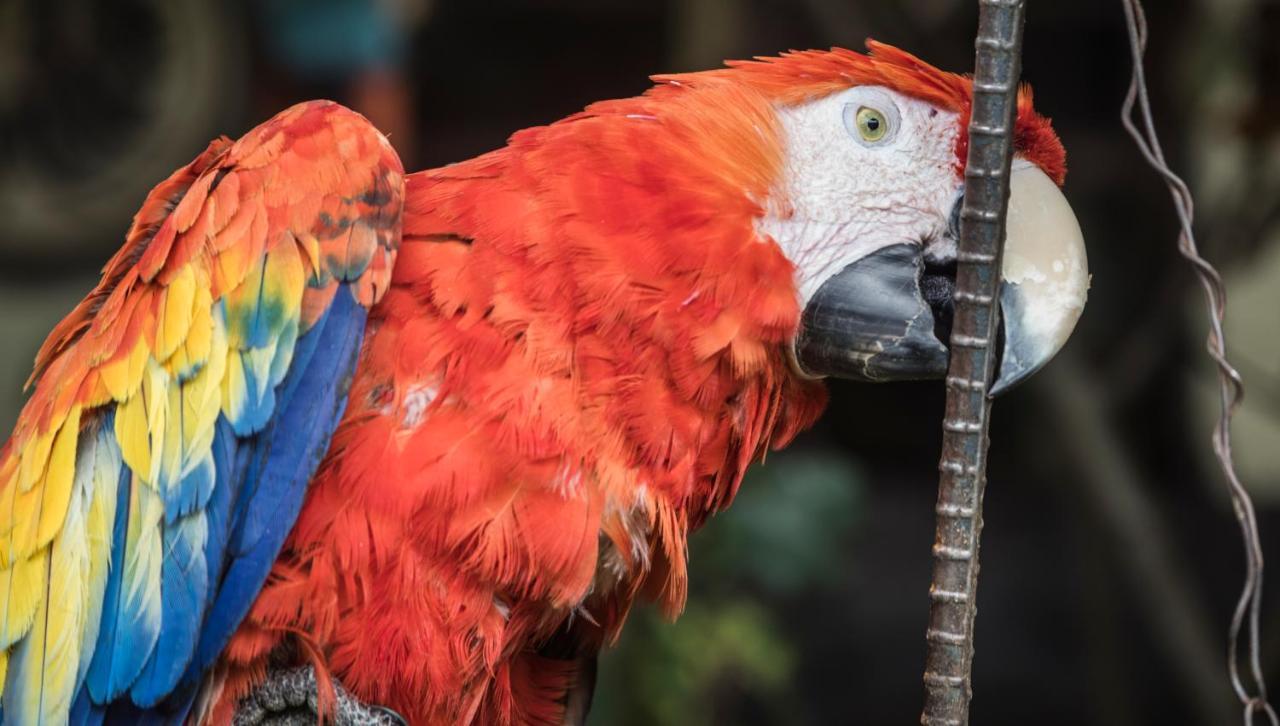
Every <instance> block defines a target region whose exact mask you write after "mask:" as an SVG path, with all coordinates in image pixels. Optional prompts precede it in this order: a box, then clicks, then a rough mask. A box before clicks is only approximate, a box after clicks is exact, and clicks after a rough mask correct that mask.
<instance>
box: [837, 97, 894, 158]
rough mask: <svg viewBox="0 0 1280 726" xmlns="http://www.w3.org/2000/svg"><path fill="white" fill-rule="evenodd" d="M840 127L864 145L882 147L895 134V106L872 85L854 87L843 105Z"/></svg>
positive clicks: (891, 140) (888, 143) (891, 100)
mask: <svg viewBox="0 0 1280 726" xmlns="http://www.w3.org/2000/svg"><path fill="white" fill-rule="evenodd" d="M843 116H844V130H845V131H846V132H847V133H848V134H849V135H850V136H852V137H853V140H854V141H856V142H858V143H859V144H861V145H863V146H865V147H867V148H869V149H870V148H882V147H885V146H888V145H890V144H892V143H893V140H894V138H895V137H897V135H898V127H899V126H900V125H901V124H900V123H899V116H898V106H897V104H895V103H894V102H893V99H892V98H890V97H889V95H888V94H887V93H884V92H883V91H880V90H879V89H875V88H855V89H853V90H852V92H851V93H850V96H849V100H848V102H847V103H845V104H844V110H843Z"/></svg>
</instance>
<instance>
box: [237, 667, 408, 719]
mask: <svg viewBox="0 0 1280 726" xmlns="http://www.w3.org/2000/svg"><path fill="white" fill-rule="evenodd" d="M333 691H334V695H335V697H336V703H335V706H334V710H333V714H332V718H330V719H326V721H328V722H329V723H332V724H334V726H407V722H406V721H405V720H404V717H403V716H401V715H400V714H398V713H396V712H395V711H392V710H391V709H389V708H386V707H384V706H371V705H367V704H364V703H361V702H360V701H358V700H356V698H355V696H352V695H351V694H350V693H349V692H347V689H345V688H343V687H342V684H341V683H339V682H338V681H336V680H335V681H333ZM317 703H318V697H317V695H316V672H315V669H314V668H312V667H311V666H303V667H299V668H292V669H289V670H281V671H272V672H271V673H270V674H269V675H268V676H267V680H265V681H263V682H262V684H261V685H259V686H258V687H257V688H256V689H254V690H253V692H252V693H250V694H249V695H248V696H246V697H245V698H244V699H243V700H241V701H240V704H239V705H238V706H237V707H236V714H235V717H234V718H233V719H232V724H234V726H303V725H304V724H314V723H316V722H317V721H318V720H319V716H318V711H317Z"/></svg>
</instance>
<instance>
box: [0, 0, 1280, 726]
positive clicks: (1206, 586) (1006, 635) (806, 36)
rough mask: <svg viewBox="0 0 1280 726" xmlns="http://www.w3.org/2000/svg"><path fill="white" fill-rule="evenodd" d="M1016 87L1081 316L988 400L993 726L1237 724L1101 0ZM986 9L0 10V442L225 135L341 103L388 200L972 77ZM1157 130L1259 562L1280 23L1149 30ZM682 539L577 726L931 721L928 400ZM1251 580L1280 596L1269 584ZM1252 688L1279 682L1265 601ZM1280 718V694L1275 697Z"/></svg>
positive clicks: (1168, 254) (1267, 467)
mask: <svg viewBox="0 0 1280 726" xmlns="http://www.w3.org/2000/svg"><path fill="white" fill-rule="evenodd" d="M1029 6H1030V7H1029V11H1028V13H1029V14H1028V26H1027V30H1026V51H1025V59H1024V74H1023V75H1024V79H1026V80H1028V81H1030V82H1032V83H1033V84H1034V85H1035V87H1036V91H1037V93H1036V101H1037V107H1038V108H1039V109H1040V110H1041V111H1042V112H1043V113H1045V114H1047V115H1049V116H1051V117H1052V118H1053V119H1054V121H1055V126H1056V128H1057V130H1058V132H1059V133H1060V135H1061V136H1062V139H1063V141H1064V142H1065V144H1066V146H1067V149H1068V153H1069V162H1070V167H1071V172H1070V175H1069V177H1068V180H1067V187H1066V192H1067V196H1068V197H1069V198H1070V199H1071V201H1072V204H1073V206H1074V208H1075V210H1076V212H1077V214H1078V215H1079V217H1080V221H1081V224H1082V226H1083V227H1084V230H1085V236H1086V239H1087V240H1088V242H1089V245H1090V246H1089V254H1090V258H1091V260H1090V262H1091V266H1092V270H1093V290H1092V294H1091V296H1090V301H1089V307H1088V308H1087V310H1086V314H1085V316H1084V318H1083V320H1082V322H1081V324H1080V329H1079V330H1078V332H1077V334H1076V335H1075V337H1074V338H1073V339H1072V341H1071V343H1070V345H1068V347H1067V349H1066V350H1065V351H1064V353H1063V354H1062V355H1061V356H1059V358H1058V359H1057V360H1056V361H1055V362H1054V363H1053V364H1052V365H1050V366H1049V367H1048V368H1047V369H1046V370H1045V371H1044V372H1043V373H1042V374H1041V375H1039V376H1038V377H1036V378H1035V379H1033V381H1032V382H1031V383H1030V384H1029V385H1027V386H1025V387H1024V388H1022V389H1020V390H1018V391H1017V392H1015V393H1012V394H1010V395H1009V396H1008V397H1006V398H1003V399H1001V400H1000V401H999V405H997V406H996V408H995V413H994V418H993V421H994V423H993V428H992V448H991V471H990V477H989V479H990V485H989V488H988V492H987V498H986V529H985V538H984V542H983V548H982V550H983V551H982V562H983V569H982V578H981V589H980V593H981V595H980V605H981V607H980V611H979V618H978V629H977V643H978V646H977V658H976V663H975V675H974V683H975V690H976V697H975V699H974V702H973V718H974V721H975V722H976V723H981V724H1022V723H1036V724H1042V725H1044V726H1050V725H1054V724H1082V723H1088V724H1224V723H1229V722H1235V721H1236V720H1237V719H1238V714H1239V711H1238V708H1237V706H1236V704H1235V702H1234V700H1233V698H1232V696H1231V693H1230V691H1229V688H1228V685H1227V680H1226V675H1225V663H1224V660H1225V656H1224V653H1225V648H1226V636H1225V633H1226V625H1227V622H1228V619H1229V616H1230V612H1231V608H1232V606H1233V605H1234V602H1235V598H1236V595H1237V592H1238V586H1239V584H1240V580H1241V577H1242V574H1243V552H1242V549H1241V544H1240V541H1239V538H1238V535H1237V530H1236V525H1235V522H1234V520H1233V518H1232V514H1231V511H1230V506H1229V503H1228V500H1227V498H1226V496H1225V494H1224V492H1225V490H1224V488H1223V483H1222V481H1221V477H1220V476H1219V474H1218V473H1217V471H1216V468H1215V465H1214V463H1213V461H1212V460H1211V458H1210V447H1209V431H1210V428H1211V424H1212V421H1213V418H1214V410H1215V407H1216V405H1217V403H1216V398H1215V396H1216V394H1215V391H1214V385H1215V384H1214V381H1213V378H1212V372H1211V369H1210V368H1209V366H1208V365H1207V357H1206V356H1205V355H1204V352H1203V338H1204V334H1203V331H1204V325H1205V318H1204V313H1203V309H1202V303H1201V294H1200V291H1199V289H1198V287H1197V286H1195V285H1194V281H1193V279H1192V277H1191V275H1190V273H1189V270H1188V267H1187V266H1186V264H1185V263H1183V262H1182V261H1181V260H1180V259H1179V258H1178V257H1177V256H1176V254H1175V251H1174V242H1175V233H1176V231H1175V222H1174V216H1173V212H1172V208H1171V205H1170V200H1169V196H1168V193H1167V192H1166V190H1165V189H1164V187H1163V186H1162V185H1161V184H1160V183H1159V181H1158V180H1157V178H1156V176H1155V175H1154V173H1152V172H1151V171H1150V170H1148V169H1147V168H1146V167H1145V166H1144V165H1143V163H1142V162H1141V159H1140V157H1139V156H1138V154H1137V152H1136V151H1135V150H1134V148H1133V146H1132V143H1131V142H1130V140H1129V139H1128V138H1127V137H1126V136H1125V135H1124V133H1123V131H1122V129H1121V127H1120V124H1119V121H1118V111H1119V108H1120V103H1121V100H1122V98H1123V96H1124V90H1125V88H1126V86H1127V83H1128V74H1129V56H1128V49H1127V46H1126V37H1125V30H1124V26H1123V15H1122V11H1121V6H1120V3H1119V2H1116V1H1115V0H1080V1H1079V2H1072V3H1062V2H1031V3H1029ZM975 8H976V3H975V2H973V0H896V1H895V2H875V1H874V0H666V1H665V2H661V1H657V0H494V1H491V2H472V1H465V0H453V1H450V0H381V1H379V0H253V1H252V2H250V1H248V0H239V1H230V0H113V1H112V2H111V3H104V2H98V1H97V0H0V219H2V220H4V221H3V224H0V339H2V340H3V341H4V342H3V345H0V431H6V432H7V431H8V430H9V428H10V426H11V425H12V422H13V420H14V418H15V417H16V415H17V411H18V408H19V407H20V405H21V402H22V400H23V398H22V394H21V387H22V382H23V380H24V379H25V377H26V375H27V374H28V372H29V369H30V364H31V360H32V357H33V355H34V353H35V350H36V348H37V347H38V345H39V343H40V341H41V339H42V337H43V335H44V334H45V333H46V332H47V331H48V330H49V329H50V328H51V327H52V325H53V324H54V323H55V322H56V321H57V320H58V319H59V318H60V317H61V316H62V315H64V314H65V313H66V312H67V311H69V310H70V309H71V307H72V306H73V305H74V303H75V302H76V301H77V300H78V299H79V298H80V297H81V296H82V295H83V294H84V293H85V292H87V291H88V290H89V288H90V287H91V286H92V284H93V282H94V280H95V277H96V271H97V269H98V268H99V267H100V266H101V265H102V263H103V262H104V261H105V260H106V259H107V258H108V257H109V256H110V255H111V253H112V252H113V251H114V250H115V249H116V247H117V246H118V245H119V243H120V242H121V240H122V237H123V234H124V231H125V229H126V228H127V226H128V222H129V219H130V217H131V215H132V214H133V212H134V211H135V210H136V209H137V207H138V205H139V204H140V202H141V200H142V198H143V196H144V195H145V193H146V191H147V190H148V189H149V188H150V187H151V186H152V185H153V184H155V183H156V182H158V181H159V180H161V179H162V178H164V177H165V176H167V175H168V173H169V172H170V171H171V170H172V169H174V168H176V167H178V166H180V165H182V164H184V163H186V162H187V161H188V160H189V159H191V158H192V157H193V156H194V155H195V154H196V153H197V152H199V151H200V150H201V149H203V148H204V145H205V143H206V142H207V141H208V140H209V139H210V138H211V137H213V136H215V135H217V134H220V133H225V134H229V135H231V136H233V137H235V136H238V135H239V134H241V133H243V132H244V131H245V130H247V129H248V128H250V127H251V126H252V125H253V124H255V123H257V122H259V121H261V120H263V119H265V118H267V117H268V116H270V115H271V114H273V113H274V112H276V111H278V110H280V109H282V108H284V107H285V106H287V105H289V104H291V103H293V102H295V101H299V100H303V99H308V98H315V97H329V98H333V99H336V100H338V101H341V102H343V103H345V104H348V105H350V106H353V107H355V108H356V109H358V110H360V111H362V112H364V113H365V114H366V115H367V116H369V117H370V118H372V119H373V120H374V122H375V123H376V124H378V125H379V126H380V127H381V128H382V129H383V130H385V131H387V132H389V133H390V135H391V140H392V142H393V143H394V144H395V145H396V147H397V148H398V149H399V151H400V154H401V156H402V157H403V159H404V161H405V165H406V167H407V168H411V169H420V168H424V167H428V166H435V165H442V164H445V163H448V162H451V161H456V160H460V159H463V158H466V157H469V156H472V155H475V154H478V153H480V152H483V151H486V150H489V149H492V148H494V147H497V146H500V145H501V144H502V143H503V142H504V140H505V138H506V137H507V135H508V134H510V133H511V132H513V131H515V130H517V129H520V128H523V127H526V126H531V125H535V124H542V123H547V122H550V121H553V120H555V119H557V118H560V117H562V116H565V115H567V114H570V113H572V112H574V111H577V110H579V109H580V108H581V107H582V106H584V105H585V104H587V103H589V102H591V101H594V100H598V99H603V98H610V97H618V96H628V95H634V94H637V93H640V92H641V91H643V90H644V89H645V88H646V87H647V86H648V82H647V80H646V77H647V75H649V74H651V73H657V72H665V71H688V70H696V69H704V68H710V67H713V66H716V65H718V64H719V62H720V61H721V60H722V59H724V58H741V57H747V56H751V55H757V54H772V53H776V52H778V51H781V50H785V49H788V48H810V47H827V46H831V45H843V46H849V47H855V48H856V47H860V46H861V43H862V41H863V39H864V38H866V37H868V36H873V37H875V38H877V39H880V40H884V41H887V42H890V43H893V44H895V45H899V46H901V47H903V48H906V49H908V50H910V51H912V52H915V53H917V54H919V55H921V56H923V57H924V58H926V59H927V60H930V61H932V62H933V63H936V64H938V65H940V66H942V67H944V68H949V69H953V70H959V71H967V70H969V69H971V67H972V63H973V33H974V28H975V22H976V9H975ZM1148 13H1149V15H1150V21H1151V25H1152V33H1153V39H1152V42H1151V51H1150V54H1149V68H1150V76H1151V82H1152V93H1153V102H1154V104H1155V113H1156V117H1157V121H1158V124H1159V126H1160V132H1161V134H1162V138H1163V140H1164V142H1165V148H1166V152H1167V154H1168V155H1169V156H1170V158H1171V161H1172V163H1173V166H1174V167H1175V168H1176V169H1179V170H1181V171H1184V172H1185V173H1186V174H1187V176H1188V180H1189V181H1190V183H1191V186H1192V188H1193V190H1194V192H1195V193H1196V195H1197V201H1198V205H1199V206H1198V207H1197V212H1198V217H1197V222H1198V225H1197V226H1198V234H1199V237H1200V242H1201V246H1202V249H1203V250H1204V251H1205V254H1206V256H1207V257H1209V258H1210V259H1211V260H1213V261H1214V262H1215V263H1217V264H1219V265H1220V266H1221V268H1222V271H1223V274H1224V275H1225V276H1226V279H1227V287H1228V289H1229V290H1230V292H1231V303H1230V305H1229V307H1228V316H1229V320H1228V326H1227V328H1228V334H1229V340H1230V344H1231V353H1232V354H1233V356H1234V361H1235V363H1236V364H1237V366H1238V367H1239V368H1240V370H1241V372H1242V373H1243V374H1244V378H1245V380H1246V382H1247V385H1248V395H1247V397H1246V403H1245V405H1244V408H1243V410H1242V411H1241V413H1240V416H1239V418H1238V419H1237V425H1236V429H1235V433H1236V454H1237V456H1238V459H1239V466H1240V472H1241V474H1242V476H1243V478H1244V480H1245V482H1246V484H1248V485H1249V486H1250V488H1251V489H1252V491H1253V493H1254V496H1255V497H1256V499H1257V504H1258V510H1259V516H1260V518H1261V524H1262V532H1263V537H1264V550H1265V551H1266V553H1267V554H1268V555H1269V556H1271V557H1272V558H1273V562H1275V563H1277V564H1280V43H1277V42H1276V38H1280V1H1278V0H1160V1H1159V2H1151V3H1149V7H1148ZM832 394H833V395H832V406H831V409H830V410H829V412H828V413H827V415H826V417H825V418H824V419H823V421H822V422H821V424H820V425H819V426H818V427H817V428H816V429H815V430H813V431H812V432H810V433H808V434H806V435H804V436H803V437H801V439H800V440H799V441H798V442H797V443H796V444H795V445H794V446H793V447H792V448H791V449H790V450H789V451H787V452H786V453H785V454H783V455H780V456H776V457H770V459H769V463H768V465H767V466H766V467H763V468H758V469H757V470H756V471H755V472H754V473H753V474H752V476H751V477H750V481H748V482H747V483H746V484H745V485H744V486H743V488H742V494H741V495H740V496H739V499H738V502H737V503H736V504H735V506H734V507H733V509H731V510H730V511H729V512H728V513H727V514H725V515H722V516H720V517H717V518H716V519H715V520H713V521H712V522H711V523H710V524H709V525H708V526H707V527H706V528H705V529H704V530H703V531H702V532H700V533H699V534H698V535H696V536H694V537H693V539H692V545H691V547H692V552H691V559H692V575H691V579H692V589H691V593H690V599H689V606H688V610H687V612H686V613H685V615H684V617H683V618H682V619H681V620H680V621H679V622H678V623H677V624H675V625H670V624H667V623H663V622H661V621H660V619H659V618H657V617H656V616H655V615H654V614H653V613H652V612H649V611H647V610H646V611H642V612H639V613H638V614H637V615H636V616H635V617H634V620H633V622H632V623H631V624H630V625H629V626H628V629H627V630H626V633H625V635H624V637H623V639H622V642H621V643H620V644H619V646H618V647H617V648H616V649H615V650H613V651H611V652H609V653H608V654H607V655H605V656H604V658H603V661H602V674H601V683H600V687H599V689H598V691H597V705H596V709H595V711H594V713H593V719H592V723H595V724H606V725H608V724H618V725H621V726H633V725H634V726H642V725H643V726H648V725H653V724H657V725H665V724H673V725H684V724H691V725H695V726H696V725H698V724H830V723H851V724H854V723H856V724H906V723H913V722H915V721H916V719H917V718H918V714H919V708H920V703H921V697H922V686H921V681H920V674H921V670H922V664H923V655H924V638H923V634H924V630H925V619H926V614H927V611H928V599H927V597H926V588H927V585H928V582H929V575H930V558H929V547H930V545H931V544H932V541H933V527H934V520H933V503H934V499H935V496H936V483H937V474H936V468H935V467H936V463H937V459H938V453H939V445H940V416H941V411H942V401H943V389H942V386H941V385H940V384H921V385H897V386H892V387H889V386H885V387H874V386H857V385H840V384H836V385H835V386H834V387H833V391H832ZM1278 578H1280V576H1273V578H1272V582H1278V581H1280V579H1278ZM1265 607H1266V609H1265V611H1264V614H1263V621H1264V642H1263V660H1264V664H1265V666H1266V668H1267V670H1268V671H1269V672H1270V673H1271V674H1272V676H1273V678H1274V677H1277V674H1280V591H1276V588H1274V587H1269V588H1268V593H1267V601H1266V606H1265ZM1277 684H1280V680H1277V681H1275V683H1273V685H1277Z"/></svg>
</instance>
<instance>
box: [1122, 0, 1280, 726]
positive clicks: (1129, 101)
mask: <svg viewBox="0 0 1280 726" xmlns="http://www.w3.org/2000/svg"><path fill="white" fill-rule="evenodd" d="M1122 2H1123V4H1124V12H1125V19H1126V21H1127V23H1128V27H1129V46H1130V50H1131V51H1132V53H1133V79H1132V80H1131V81H1130V84H1129V93H1128V95H1126V96H1125V100H1124V106H1123V107H1122V110H1121V117H1120V119H1121V121H1122V122H1123V123H1124V127H1125V129H1126V130H1128V132H1129V135H1130V136H1132V137H1133V139H1134V141H1135V142H1136V143H1137V145H1138V149H1139V151H1141V152H1142V155H1143V156H1144V157H1146V159H1147V163H1149V164H1150V165H1151V167H1152V168H1153V169H1155V170H1156V171H1157V172H1158V173H1159V174H1160V176H1162V177H1163V178H1164V180H1165V183H1166V184H1168V186H1169V192H1170V194H1172V196H1173V204H1174V207H1175V208H1176V209H1177V212H1178V221H1179V222H1180V223H1181V226H1182V229H1181V232H1180V234H1179V235H1178V251H1179V252H1180V253H1182V256H1183V257H1185V258H1186V259H1187V261H1188V262H1190V263H1191V265H1192V267H1193V268H1194V270H1195V273H1196V276H1197V278H1199V280H1200V286H1201V287H1202V288H1203V289H1204V294H1205V301H1206V303H1207V306H1208V310H1209V336H1208V339H1207V341H1206V347H1207V349H1208V351H1209V355H1210V356H1211V357H1212V358H1213V360H1214V362H1215V363H1217V367H1218V393H1219V398H1220V403H1221V410H1220V414H1219V416H1218V421H1217V425H1215V426H1214V429H1213V453H1214V455H1215V456H1216V457H1217V459H1218V463H1219V464H1220V466H1221V468H1222V473H1223V474H1224V475H1225V476H1226V479H1227V486H1228V489H1229V491H1230V494H1231V504H1232V508H1233V510H1234V511H1235V515H1236V520H1237V522H1239V524H1240V533H1241V535H1242V537H1243V539H1244V550H1245V569H1246V572H1245V580H1244V587H1243V588H1242V589H1241V591H1240V599H1239V600H1238V601H1237V602H1236V609H1235V613H1234V614H1233V615H1232V618H1231V628H1230V631H1229V637H1228V643H1227V669H1228V672H1229V673H1230V675H1231V687H1232V688H1233V689H1234V690H1235V692H1236V697H1237V698H1239V699H1240V703H1241V704H1243V705H1244V723H1245V724H1246V726H1252V724H1253V719H1254V715H1255V714H1257V713H1259V712H1261V713H1264V714H1266V716H1267V719H1268V720H1269V721H1270V723H1271V725H1272V726H1280V718H1278V717H1277V715H1276V711H1275V709H1274V708H1272V707H1271V704H1270V703H1268V702H1267V684H1266V681H1265V679H1264V678H1263V674H1262V659H1261V656H1260V651H1261V648H1260V645H1259V641H1260V637H1259V618H1260V614H1261V611H1262V542H1261V540H1260V539H1259V537H1258V519H1257V515H1256V514H1255V513H1254V508H1253V500H1252V499H1251V498H1250V497H1249V492H1248V491H1247V490H1246V489H1245V488H1244V485H1243V484H1242V483H1241V482H1240V477H1239V476H1238V475H1237V474H1236V470H1235V464H1234V463H1232V457H1231V418H1232V416H1234V415H1235V412H1236V410H1237V409H1238V408H1239V407H1240V402H1241V401H1242V400H1243V399H1244V382H1243V381H1242V380H1241V378H1240V374H1239V373H1238V372H1237V371H1236V369H1235V368H1234V367H1233V366H1232V365H1231V363H1230V361H1229V360H1227V346H1226V336H1225V335H1224V334H1223V319H1224V315H1225V309H1226V304H1227V292H1226V288H1225V287H1224V286H1223V284H1222V277H1221V276H1220V275H1219V274H1218V271H1217V270H1216V269H1215V268H1214V267H1213V265H1212V264H1210V263H1209V262H1208V261H1207V260H1205V259H1204V258H1203V257H1201V256H1200V251H1199V249H1198V248H1197V247H1196V240H1195V235H1194V233H1193V232H1192V230H1191V222H1192V219H1193V217H1194V203H1193V201H1192V199H1191V191H1190V190H1189V189H1188V188H1187V185H1186V183H1185V182H1184V181H1183V180H1182V179H1181V178H1180V177H1179V176H1178V175H1177V174H1175V173H1174V172H1173V170H1172V169H1170V168H1169V165H1168V163H1167V162H1166V161H1165V157H1164V151H1163V150H1162V149H1161V148H1160V141H1159V138H1158V137H1157V136H1156V130H1155V123H1154V122H1153V120H1152V115H1151V102H1150V99H1149V97H1148V94H1147V79H1146V73H1145V71H1144V70H1143V65H1142V63H1143V56H1144V54H1145V53H1146V49H1147V17H1146V13H1145V12H1144V11H1143V8H1142V2H1141V0H1122ZM1135 105H1136V107H1137V108H1138V110H1139V112H1140V120H1141V124H1142V127H1141V128H1139V126H1138V124H1137V122H1135V121H1134V113H1133V112H1134V107H1135ZM1246 622H1247V623H1248V649H1249V653H1248V665H1249V677H1250V679H1251V680H1252V681H1253V688H1252V689H1251V688H1250V687H1249V685H1248V684H1246V683H1245V681H1244V679H1243V678H1241V675H1240V635H1241V630H1242V629H1243V628H1244V626H1245V623H1246Z"/></svg>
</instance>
